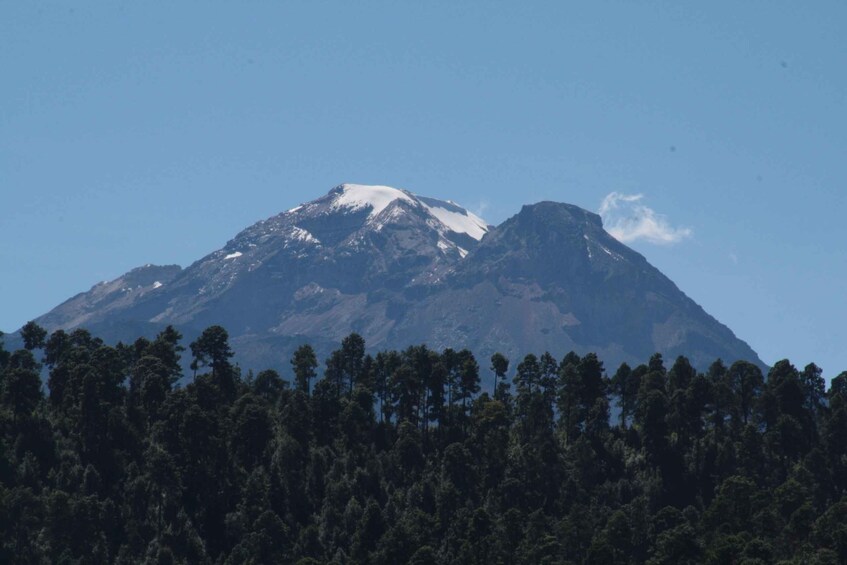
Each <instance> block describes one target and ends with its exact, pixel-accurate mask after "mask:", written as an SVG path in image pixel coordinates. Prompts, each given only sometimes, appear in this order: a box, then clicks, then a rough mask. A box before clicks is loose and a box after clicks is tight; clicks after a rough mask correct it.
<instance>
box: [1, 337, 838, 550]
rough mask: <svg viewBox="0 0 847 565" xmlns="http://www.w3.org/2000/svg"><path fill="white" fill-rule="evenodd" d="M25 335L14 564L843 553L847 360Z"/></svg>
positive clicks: (12, 407)
mask: <svg viewBox="0 0 847 565" xmlns="http://www.w3.org/2000/svg"><path fill="white" fill-rule="evenodd" d="M22 337H23V340H24V343H25V349H22V350H19V351H14V352H10V351H6V350H4V349H3V348H2V347H0V437H2V440H0V562H1V563H39V564H41V563H68V564H69V563H85V564H89V563H157V564H169V563H187V564H202V563H220V564H242V563H244V564H246V563H252V564H268V563H299V564H301V565H302V564H315V563H337V564H344V563H371V564H402V563H414V564H418V565H421V564H440V563H470V564H527V565H535V564H554V563H555V564H565V563H573V564H577V563H592V564H593V563H597V564H618V563H619V564H624V563H655V564H659V563H663V564H664V563H667V564H684V563H713V564H742V563H743V564H748V565H749V564H768V563H780V562H784V563H804V564H814V563H817V564H824V563H826V564H829V563H833V564H834V563H847V497H846V496H845V493H847V490H846V489H847V373H842V374H841V375H839V376H838V377H836V378H835V379H833V380H832V381H831V385H830V388H829V390H826V382H825V380H824V379H823V378H822V375H821V370H820V369H819V368H818V367H816V366H815V365H814V364H810V365H808V366H806V367H805V368H804V369H802V370H798V369H797V368H795V367H794V366H793V365H791V363H790V362H789V361H787V360H785V361H780V362H778V363H776V364H775V365H774V366H773V368H772V369H771V370H770V371H769V372H768V374H767V375H763V374H762V371H761V370H760V369H759V368H758V367H757V366H756V365H753V364H750V363H746V362H736V363H733V364H732V365H731V366H726V365H725V364H724V363H723V362H721V361H720V360H716V361H715V362H714V363H713V364H712V365H711V367H709V369H708V371H707V372H706V373H705V374H702V373H699V372H698V371H696V370H695V369H694V368H693V367H692V366H691V365H690V364H689V362H688V361H687V360H686V358H684V357H679V358H677V359H675V360H664V359H662V357H661V355H658V354H656V355H654V356H652V357H651V358H650V359H649V360H645V361H646V363H645V364H643V365H639V366H636V367H630V366H627V365H621V366H620V367H617V368H606V367H604V366H603V363H602V361H601V360H600V359H598V358H597V356H596V355H594V354H587V355H584V356H579V355H577V354H575V353H569V354H568V355H566V356H565V357H564V358H563V359H561V360H556V359H554V358H553V357H552V356H551V355H549V354H542V355H540V356H537V355H534V354H529V355H526V357H524V358H523V359H520V360H516V362H515V363H510V361H509V360H508V359H506V358H505V357H503V356H502V355H499V354H496V355H494V356H493V357H492V358H491V359H490V360H486V363H485V365H487V366H482V367H481V366H480V360H478V359H475V358H474V356H473V355H472V354H471V353H470V352H469V351H467V350H461V351H458V350H451V349H446V350H444V351H441V352H438V351H433V350H431V349H428V348H427V347H425V346H412V347H409V348H407V349H405V350H404V351H385V352H381V353H378V354H376V355H375V356H371V355H369V354H366V351H365V343H364V341H363V340H362V338H361V337H360V336H358V335H356V334H351V335H350V336H348V337H347V338H345V339H344V340H343V342H342V343H341V344H340V347H339V348H338V349H337V350H336V351H334V352H333V353H332V354H331V355H330V356H329V358H328V359H326V360H325V362H324V363H319V360H318V359H317V358H316V356H315V353H314V351H313V350H312V348H311V347H309V346H308V345H303V346H301V347H300V348H299V349H298V350H297V352H296V353H295V354H294V356H293V358H292V359H291V360H290V363H291V372H290V374H287V375H284V377H286V378H283V376H281V375H279V374H278V373H277V372H275V371H272V370H265V371H262V372H259V373H257V374H253V373H252V372H247V373H246V374H245V373H244V372H243V371H242V370H241V369H240V368H239V367H237V366H234V365H233V364H232V363H231V357H232V351H231V348H230V345H229V343H228V336H227V333H226V330H224V329H223V328H221V327H220V326H212V327H210V328H208V329H206V330H205V331H204V332H203V333H202V335H201V336H200V337H199V338H198V339H197V340H196V341H194V342H193V343H191V344H189V346H188V348H187V349H186V348H185V347H184V346H183V345H181V339H182V336H180V334H179V333H178V332H177V331H176V330H174V329H173V328H167V329H166V330H164V331H163V332H162V333H160V334H159V335H158V336H157V337H156V338H155V339H153V340H148V339H143V338H142V339H138V340H137V341H136V342H135V343H133V344H131V345H126V344H118V345H117V346H115V347H112V346H108V345H106V344H104V343H103V342H102V341H101V340H99V339H97V338H94V337H93V336H92V335H90V334H89V333H88V332H86V331H84V330H76V331H73V332H71V333H66V332H63V331H57V332H55V333H53V334H51V335H49V336H48V335H47V332H45V331H44V330H43V329H42V328H40V327H38V326H37V325H36V324H33V323H30V324H27V326H25V327H24V329H23V331H22ZM189 354H190V359H191V360H192V361H191V370H190V371H189V373H191V374H189V375H186V376H183V371H182V369H181V362H180V359H181V356H183V355H185V356H186V357H187V356H188V355H189ZM187 360H188V358H186V361H187ZM41 375H47V376H48V377H47V378H48V380H47V383H46V385H47V386H42V380H41ZM483 389H484V390H485V391H486V392H482V390H483Z"/></svg>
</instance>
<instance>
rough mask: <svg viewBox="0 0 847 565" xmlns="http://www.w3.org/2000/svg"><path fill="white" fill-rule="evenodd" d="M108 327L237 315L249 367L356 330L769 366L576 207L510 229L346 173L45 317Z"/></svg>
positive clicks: (380, 342) (189, 334)
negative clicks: (179, 257) (208, 244)
mask: <svg viewBox="0 0 847 565" xmlns="http://www.w3.org/2000/svg"><path fill="white" fill-rule="evenodd" d="M37 322H38V323H39V324H41V325H43V326H44V327H45V328H47V329H48V330H51V331H52V330H56V329H59V328H63V329H71V328H76V327H85V328H87V329H89V330H90V331H92V332H93V333H95V334H97V335H101V336H102V337H104V339H107V340H112V341H116V340H125V341H126V340H131V339H134V338H135V337H136V336H138V335H153V334H155V333H156V332H157V331H158V330H160V329H161V328H162V327H164V326H165V325H167V324H173V325H175V326H176V327H178V328H179V329H180V330H181V331H182V332H183V333H184V334H185V336H186V338H187V339H191V338H193V336H196V335H198V334H199V332H200V331H202V329H204V328H205V327H207V326H209V325H212V324H220V325H222V326H224V327H226V328H227V330H228V331H229V333H230V336H231V338H232V343H233V348H234V349H235V350H236V352H237V355H238V356H237V357H236V360H238V361H239V362H240V363H241V365H242V366H245V367H250V368H256V369H261V368H265V367H278V368H283V369H286V368H287V367H286V365H287V359H288V358H289V356H290V353H291V352H292V351H293V349H294V348H295V347H296V346H297V345H299V344H301V343H304V342H309V343H311V344H312V345H314V346H315V347H316V348H317V349H318V350H319V352H320V353H321V354H326V353H328V352H329V351H330V349H331V348H334V347H336V346H337V344H338V342H339V341H340V340H341V339H342V338H343V337H344V336H346V335H348V334H349V333H350V332H354V331H355V332H358V333H360V334H361V335H362V336H363V337H364V338H365V340H366V342H367V343H368V345H369V347H371V348H372V349H375V350H379V349H387V348H403V347H405V346H407V345H410V344H414V343H427V344H428V345H430V346H431V347H433V348H436V349H441V348H444V347H453V348H462V347H467V348H469V349H471V350H473V351H474V352H475V353H476V354H477V355H479V356H480V357H481V358H482V359H485V358H487V357H488V356H490V355H491V354H492V353H494V352H495V351H501V352H503V353H504V354H506V355H507V356H508V357H510V358H512V359H516V358H517V357H518V356H522V355H524V354H525V353H529V352H537V353H540V352H543V351H550V352H551V353H553V354H554V355H557V356H561V355H563V354H564V353H566V352H567V351H570V350H572V349H573V350H576V351H577V352H587V351H596V352H597V353H598V354H599V355H600V357H601V358H602V359H603V360H604V361H605V362H606V366H607V368H614V367H615V366H616V365H617V364H619V363H620V362H622V361H626V362H629V363H640V362H643V361H645V360H646V359H648V358H649V356H650V355H651V354H653V353H654V352H656V351H659V352H661V353H663V354H664V355H665V356H666V357H671V358H672V357H675V356H676V355H679V354H684V355H686V356H688V357H689V359H691V361H692V363H694V364H695V365H696V366H698V367H700V368H704V367H706V366H707V365H708V364H709V363H711V362H712V361H714V360H715V359H716V358H718V357H720V358H722V359H723V360H724V361H726V362H730V361H734V360H736V359H747V360H751V361H754V362H756V363H758V364H759V365H762V366H763V364H762V363H761V361H760V360H759V358H758V356H757V355H756V353H755V352H754V351H753V350H752V349H751V348H750V347H749V346H748V345H747V344H746V343H744V342H743V341H741V340H739V339H738V338H737V337H735V335H734V334H733V333H732V332H731V331H730V330H729V329H728V328H727V327H726V326H724V325H722V324H720V323H719V322H718V321H716V320H715V319H714V318H712V317H711V316H709V315H708V314H707V313H706V312H705V311H704V310H703V309H702V308H701V307H700V306H698V305H697V304H696V303H695V302H694V301H692V300H691V299H690V298H688V297H687V296H686V295H685V294H684V293H683V292H682V291H680V290H679V289H678V288H677V287H676V285H674V283H673V282H671V281H670V280H669V279H668V278H667V277H665V276H664V275H663V274H662V273H661V272H659V271H658V270H657V269H656V268H654V267H653V266H651V265H650V264H649V263H648V262H647V261H646V259H644V257H642V256H641V255H640V254H638V253H636V252H635V251H633V250H632V249H630V248H628V247H626V246H625V245H623V244H622V243H620V242H618V241H617V240H615V239H614V238H613V237H612V236H610V235H609V234H608V233H607V232H606V231H605V230H604V229H603V225H602V221H601V219H600V217H599V216H597V215H596V214H593V213H591V212H588V211H585V210H582V209H580V208H578V207H576V206H572V205H568V204H559V203H554V202H541V203H538V204H533V205H528V206H524V207H523V209H522V210H521V211H520V213H518V214H517V215H516V216H514V217H512V218H510V219H508V220H507V221H505V222H503V223H502V224H501V225H499V226H497V227H492V226H489V225H488V224H487V223H486V222H485V221H484V220H482V219H481V218H479V217H477V216H475V215H474V214H472V213H470V212H468V211H467V210H466V209H464V208H462V207H460V206H458V205H457V204H455V203H453V202H450V201H442V200H436V199H432V198H426V197H422V196H417V195H415V194H412V193H411V192H408V191H405V190H399V189H395V188H391V187H386V186H363V185H355V184H343V185H340V186H338V187H336V188H334V189H332V190H331V191H330V192H329V193H328V194H327V195H326V196H324V197H322V198H319V199H317V200H314V201H312V202H308V203H305V204H302V205H300V206H298V207H296V208H293V209H291V210H288V211H286V212H283V213H281V214H278V215H276V216H273V217H271V218H269V219H267V220H264V221H260V222H258V223H256V224H254V225H252V226H250V227H248V228H247V229H245V230H244V231H242V232H241V233H239V234H238V235H236V236H235V237H234V238H233V239H232V240H230V241H229V242H227V244H226V245H225V246H224V247H223V248H222V249H220V250H218V251H215V252H213V253H211V254H209V255H207V256H206V257H203V258H202V259H200V260H199V261H197V262H195V263H194V264H192V265H191V266H189V267H187V268H185V269H181V268H180V267H178V266H173V265H172V266H154V265H146V266H144V267H139V268H137V269H134V270H132V271H130V272H129V273H127V274H125V275H123V276H121V277H119V278H117V279H115V280H114V281H110V282H105V283H100V284H98V285H95V286H94V287H92V289H91V290H89V291H88V292H85V293H82V294H79V295H77V296H75V297H73V298H71V299H70V300H68V301H66V302H65V303H63V304H61V305H59V306H58V307H56V308H55V309H53V310H51V311H50V312H49V313H47V314H45V315H44V316H42V317H40V318H38V319H37Z"/></svg>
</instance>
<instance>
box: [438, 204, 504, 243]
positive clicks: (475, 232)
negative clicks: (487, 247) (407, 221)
mask: <svg viewBox="0 0 847 565" xmlns="http://www.w3.org/2000/svg"><path fill="white" fill-rule="evenodd" d="M450 204H453V203H452V202H451V203H450ZM424 206H425V207H426V209H427V210H429V213H430V214H432V215H433V216H435V217H436V218H437V219H438V221H439V222H441V223H442V224H444V225H445V226H447V229H449V230H450V231H453V232H456V233H466V234H468V235H469V236H471V237H472V238H474V239H475V240H477V241H479V240H480V239H482V236H484V235H485V234H486V233H488V224H486V223H485V220H483V219H482V218H480V217H479V216H476V215H474V214H471V213H470V212H468V211H467V210H464V209H462V211H461V212H456V211H453V210H448V209H446V208H442V207H440V206H430V205H428V204H424ZM457 208H458V206H457Z"/></svg>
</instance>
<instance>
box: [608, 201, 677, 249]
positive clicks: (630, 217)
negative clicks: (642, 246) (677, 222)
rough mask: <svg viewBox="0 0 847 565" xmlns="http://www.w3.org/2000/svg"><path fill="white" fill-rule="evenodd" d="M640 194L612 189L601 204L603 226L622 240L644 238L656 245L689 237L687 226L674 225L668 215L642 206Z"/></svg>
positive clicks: (626, 241)
mask: <svg viewBox="0 0 847 565" xmlns="http://www.w3.org/2000/svg"><path fill="white" fill-rule="evenodd" d="M643 198H644V195H643V194H622V193H620V192H612V193H610V194H608V195H606V197H605V198H604V199H603V202H602V203H601V204H600V210H599V213H600V217H601V218H603V227H605V228H606V231H607V232H609V233H610V234H611V235H612V236H613V237H614V238H615V239H617V240H618V241H622V242H623V243H631V242H633V241H638V240H644V241H647V242H650V243H655V244H658V245H671V244H674V243H678V242H680V241H682V240H683V239H686V238H688V237H691V235H692V233H693V232H692V231H691V229H690V228H684V227H674V226H672V225H671V224H670V222H669V221H668V219H667V217H665V216H664V215H662V214H659V213H657V212H656V211H655V210H653V209H652V208H649V207H647V206H645V205H644V204H643V203H642V202H641V201H642V199H643Z"/></svg>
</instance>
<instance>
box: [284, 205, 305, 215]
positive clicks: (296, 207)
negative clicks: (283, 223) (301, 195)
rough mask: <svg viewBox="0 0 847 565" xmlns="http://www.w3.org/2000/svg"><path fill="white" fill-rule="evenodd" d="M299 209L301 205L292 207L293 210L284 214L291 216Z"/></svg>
mask: <svg viewBox="0 0 847 565" xmlns="http://www.w3.org/2000/svg"><path fill="white" fill-rule="evenodd" d="M301 208H303V205H302V204H300V205H299V206H295V207H294V208H292V209H291V210H288V211H287V212H286V214H293V213H294V212H296V211H297V210H300V209H301Z"/></svg>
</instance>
